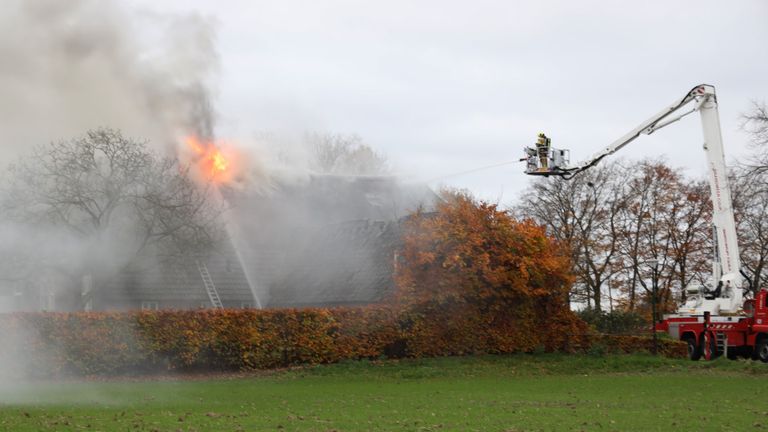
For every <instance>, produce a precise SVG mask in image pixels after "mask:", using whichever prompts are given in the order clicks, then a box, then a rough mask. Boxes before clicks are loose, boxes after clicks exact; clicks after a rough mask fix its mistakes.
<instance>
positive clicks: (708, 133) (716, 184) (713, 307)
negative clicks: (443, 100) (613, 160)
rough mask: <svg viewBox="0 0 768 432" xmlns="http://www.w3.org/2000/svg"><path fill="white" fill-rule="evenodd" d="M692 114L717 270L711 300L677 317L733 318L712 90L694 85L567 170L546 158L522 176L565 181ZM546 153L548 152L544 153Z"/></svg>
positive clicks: (734, 272) (734, 275) (729, 223)
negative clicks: (698, 130)
mask: <svg viewBox="0 0 768 432" xmlns="http://www.w3.org/2000/svg"><path fill="white" fill-rule="evenodd" d="M691 102H693V106H692V108H691V109H690V110H688V111H685V112H683V113H682V114H678V115H676V116H673V114H675V113H677V112H678V111H679V110H681V109H682V108H684V107H685V106H687V105H688V104H689V103H691ZM694 111H698V112H699V114H700V115H701V123H702V127H703V131H704V151H705V152H706V154H707V163H708V170H707V171H708V175H709V184H710V190H711V194H712V206H713V215H712V223H713V224H714V226H715V231H716V233H717V236H716V237H717V238H716V241H717V248H718V256H719V264H720V265H719V268H718V266H717V265H715V266H714V267H715V274H714V275H713V276H714V281H719V284H718V287H719V289H718V290H715V294H714V298H709V299H706V298H704V297H702V298H694V299H692V300H691V301H688V302H687V303H686V304H685V305H684V306H683V307H681V309H680V311H679V312H680V313H686V314H696V315H698V314H702V313H704V312H710V313H712V314H718V313H719V312H725V313H735V312H737V311H739V310H740V309H741V307H742V303H743V298H742V289H741V285H742V277H741V274H740V270H741V262H740V260H739V245H738V241H737V238H736V223H735V221H734V218H733V208H732V202H731V190H730V187H729V186H728V173H727V172H726V167H725V155H724V153H723V138H722V134H721V132H720V117H719V115H718V111H717V97H716V95H715V88H714V87H713V86H711V85H707V84H701V85H697V86H696V87H694V88H693V89H692V90H691V91H689V92H688V93H687V94H686V95H685V96H683V97H682V98H681V99H678V100H676V101H675V102H673V103H672V104H671V105H669V106H668V107H667V108H664V109H663V110H661V112H659V113H658V114H656V115H654V116H653V117H651V118H649V119H648V120H646V121H644V122H643V123H641V124H640V125H639V126H637V127H636V128H634V129H632V130H631V131H630V132H628V133H627V134H626V135H624V136H622V137H621V138H619V139H617V140H616V141H614V142H613V143H612V144H610V145H609V146H607V147H606V148H604V149H603V150H602V151H600V152H598V153H596V154H595V155H593V156H592V157H591V158H589V159H587V160H585V161H582V162H579V163H577V164H575V165H571V166H568V165H565V166H558V161H560V162H562V161H567V159H564V158H560V159H558V158H557V157H552V158H551V160H550V162H549V163H548V164H546V165H545V166H544V167H542V166H540V164H539V163H538V160H537V159H535V158H529V159H528V160H529V163H528V169H527V170H526V173H527V174H531V175H544V176H550V175H556V176H561V177H563V178H565V179H570V178H571V177H573V176H575V175H576V174H578V173H580V172H582V171H584V170H586V169H589V168H590V167H593V166H595V165H596V164H597V163H598V162H600V160H602V159H603V158H604V157H606V156H608V155H611V154H613V153H616V152H617V151H618V150H620V149H621V148H623V147H624V146H626V145H627V144H629V143H630V142H632V141H634V140H635V139H636V138H638V137H639V136H640V135H650V134H652V133H653V132H655V131H657V130H659V129H661V128H663V127H664V126H667V125H669V124H671V123H674V122H676V121H678V120H680V119H681V118H683V117H685V116H686V115H688V114H691V113H692V112H694ZM531 150H532V149H531ZM547 151H549V150H548V149H547ZM528 154H531V153H528ZM562 154H565V153H564V151H563V150H554V152H553V155H562ZM710 297H712V296H710Z"/></svg>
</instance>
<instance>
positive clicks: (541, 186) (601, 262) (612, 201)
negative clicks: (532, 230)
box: [515, 162, 625, 310]
mask: <svg viewBox="0 0 768 432" xmlns="http://www.w3.org/2000/svg"><path fill="white" fill-rule="evenodd" d="M621 171H622V168H621V165H620V164H619V163H616V162H614V163H608V164H604V165H601V166H599V167H597V168H594V169H592V170H589V171H586V172H584V173H582V174H580V175H579V176H577V177H575V178H574V179H572V180H570V181H565V180H562V179H560V178H551V179H542V180H539V179H537V180H536V181H534V182H533V183H532V185H531V188H530V189H529V190H528V191H527V192H526V193H525V194H524V195H523V198H522V200H521V202H520V204H519V206H518V207H517V208H516V210H515V212H516V214H517V215H518V216H519V217H526V218H532V219H534V220H536V221H537V222H539V223H541V224H543V225H544V226H546V228H547V230H548V232H549V233H550V235H552V236H553V237H555V238H556V239H557V240H559V241H560V242H562V243H563V244H565V245H567V247H568V248H569V250H570V251H571V260H572V262H573V266H574V273H575V274H576V277H577V283H576V285H575V291H574V292H573V293H572V299H573V300H575V301H579V302H584V303H586V304H587V305H588V306H589V307H594V308H595V309H596V310H601V308H602V301H603V299H604V297H605V292H604V287H605V286H606V283H607V282H608V281H609V280H610V278H611V276H613V275H614V274H615V273H616V272H618V271H619V270H620V267H619V266H616V265H615V262H614V261H615V257H616V254H617V252H618V249H617V247H618V243H617V239H618V233H617V231H616V230H617V229H618V227H619V225H618V222H619V220H618V216H619V213H620V210H621V209H622V207H623V206H625V203H624V201H625V197H624V195H623V181H624V179H625V176H623V175H621Z"/></svg>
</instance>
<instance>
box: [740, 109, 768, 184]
mask: <svg viewBox="0 0 768 432" xmlns="http://www.w3.org/2000/svg"><path fill="white" fill-rule="evenodd" d="M741 118H742V129H743V130H745V131H746V132H747V133H748V134H749V135H750V137H751V141H752V146H753V147H754V148H755V150H756V153H755V155H754V157H753V158H752V160H750V161H749V162H747V163H746V164H745V165H746V166H747V167H748V168H750V169H751V171H758V172H765V171H768V107H767V106H766V105H765V103H757V102H754V103H753V106H752V110H751V111H750V112H748V113H746V114H743V115H742V116H741Z"/></svg>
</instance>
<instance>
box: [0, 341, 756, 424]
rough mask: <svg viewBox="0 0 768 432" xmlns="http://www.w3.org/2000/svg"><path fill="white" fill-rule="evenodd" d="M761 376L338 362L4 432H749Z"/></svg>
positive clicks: (117, 384) (100, 400)
mask: <svg viewBox="0 0 768 432" xmlns="http://www.w3.org/2000/svg"><path fill="white" fill-rule="evenodd" d="M767 379H768V365H766V364H762V363H754V362H751V361H738V362H730V361H728V360H718V361H715V362H710V363H705V362H697V363H693V362H688V361H683V360H669V359H657V358H652V357H649V356H609V357H604V358H603V357H593V356H564V355H546V354H538V355H515V356H505V357H492V356H486V357H479V358H478V357H474V358H473V357H466V358H443V359H431V360H409V361H399V362H394V361H392V362H350V363H344V364H339V365H330V366H320V367H314V368H306V369H298V370H291V371H283V372H276V373H270V374H265V375H261V376H250V377H237V378H218V379H188V380H167V379H165V380H158V381H147V380H145V381H112V382H68V383H55V384H54V383H37V384H35V385H33V386H27V387H25V388H23V389H22V388H16V389H13V388H12V389H10V390H9V389H8V388H7V386H6V387H4V389H3V390H2V393H0V401H2V402H1V403H0V430H3V431H6V430H7V431H47V430H51V431H54V430H55V431H70V430H71V431H77V430H90V431H99V430H101V431H204V430H206V431H207V430H212V431H239V430H246V431H253V430H257V431H260V430H266V431H269V430H272V431H278V430H280V431H294V430H295V431H359V430H361V431H368V430H370V431H387V430H393V431H395V430H396V431H442V430H461V431H465V430H467V431H469V430H477V431H523V430H589V431H593V430H606V431H609V430H659V431H667V430H732V431H745V430H761V429H766V428H768V403H767V402H766V397H765V396H768V391H767V390H766V388H767V387H768V386H766V383H767V382H768V381H766V380H767Z"/></svg>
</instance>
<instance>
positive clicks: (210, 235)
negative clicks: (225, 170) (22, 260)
mask: <svg viewBox="0 0 768 432" xmlns="http://www.w3.org/2000/svg"><path fill="white" fill-rule="evenodd" d="M210 197H211V195H210V194H209V191H208V190H207V189H206V187H205V186H201V185H199V184H196V183H195V182H194V181H193V180H192V177H191V176H190V175H189V168H188V167H184V166H181V165H180V163H179V161H178V160H177V159H175V158H171V157H160V156H158V155H156V154H154V153H152V152H151V151H149V150H148V149H147V147H146V145H145V143H144V142H141V141H137V140H134V139H131V138H127V137H125V136H123V135H122V134H121V132H119V131H116V130H112V129H96V130H92V131H89V132H87V133H86V134H85V135H84V136H83V137H81V138H76V139H72V140H68V141H60V142H55V143H52V144H50V145H46V146H41V147H37V148H35V149H34V151H33V152H32V153H31V155H30V156H28V157H26V158H24V159H22V160H21V161H20V162H19V163H17V164H15V165H12V166H11V167H10V169H9V171H8V173H7V179H6V181H5V182H4V186H3V190H2V194H1V195H0V200H1V201H0V204H2V207H0V209H1V210H2V217H3V220H4V222H5V223H6V224H14V226H19V227H24V229H27V230H29V231H30V232H35V231H38V232H46V233H49V234H47V235H45V236H35V237H36V238H35V239H34V240H35V242H37V244H36V245H34V246H30V245H29V244H26V245H11V246H10V248H11V249H18V250H30V249H31V250H34V249H35V248H39V247H42V248H45V249H46V250H49V249H50V250H54V251H56V253H54V254H47V255H46V254H34V258H35V260H34V262H32V263H31V268H33V269H34V268H39V267H49V268H55V269H56V270H58V271H60V272H61V273H63V274H67V275H69V276H70V277H72V278H73V280H77V279H78V278H82V277H83V276H84V275H89V276H90V277H94V278H98V277H102V276H107V275H108V274H109V273H110V272H115V271H118V270H119V269H120V268H121V267H123V266H125V265H128V264H130V263H132V262H133V261H134V260H136V259H137V258H138V257H142V256H146V255H147V254H155V255H156V256H165V257H169V256H184V255H188V254H195V253H200V252H202V251H205V250H208V249H209V248H210V247H211V246H212V245H213V244H214V243H215V242H216V241H217V239H218V238H219V235H220V233H221V226H220V223H219V219H218V217H219V214H220V210H221V208H220V206H219V205H218V204H215V203H214V202H213V201H212V200H211V198H210ZM20 241H22V240H20ZM30 241H31V240H30ZM22 242H23V241H22ZM11 252H12V251H11Z"/></svg>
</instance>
